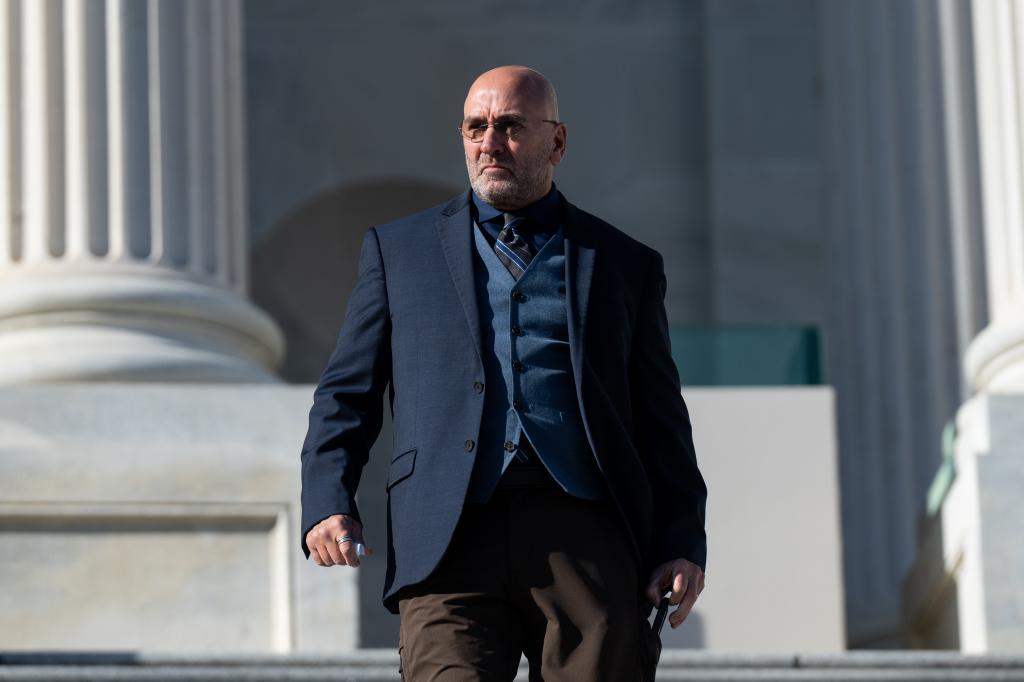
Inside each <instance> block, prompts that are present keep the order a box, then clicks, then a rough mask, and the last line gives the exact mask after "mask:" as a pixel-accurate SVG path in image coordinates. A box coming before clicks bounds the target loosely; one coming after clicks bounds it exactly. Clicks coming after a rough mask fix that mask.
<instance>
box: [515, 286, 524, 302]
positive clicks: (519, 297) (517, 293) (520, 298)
mask: <svg viewBox="0 0 1024 682" xmlns="http://www.w3.org/2000/svg"><path fill="white" fill-rule="evenodd" d="M512 300H513V301H525V300H526V296H524V295H523V292H521V291H519V289H513V290H512Z"/></svg>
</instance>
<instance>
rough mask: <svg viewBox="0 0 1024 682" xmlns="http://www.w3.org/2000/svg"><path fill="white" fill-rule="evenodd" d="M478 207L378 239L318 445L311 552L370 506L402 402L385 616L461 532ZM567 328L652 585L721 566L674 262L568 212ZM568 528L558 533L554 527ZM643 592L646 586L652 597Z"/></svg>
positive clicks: (310, 457)
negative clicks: (712, 555) (328, 527)
mask: <svg viewBox="0 0 1024 682" xmlns="http://www.w3.org/2000/svg"><path fill="white" fill-rule="evenodd" d="M473 229H474V228H473V225H472V220H471V217H470V193H469V192H468V191H467V192H465V193H463V194H461V195H459V196H458V197H455V198H454V199H452V200H451V201H449V202H447V203H445V204H442V205H440V206H437V207H434V208H431V209H428V210H426V211H423V212H421V213H417V214H415V215H412V216H409V217H406V218H403V219H400V220H397V221H395V222H393V223H390V224H387V225H382V226H378V227H371V228H369V229H368V230H367V231H366V234H365V235H364V239H363V245H362V250H361V252H360V255H359V275H358V280H357V282H356V286H355V289H354V290H353V292H352V295H351V297H350V298H349V301H348V308H347V310H346V313H345V320H344V322H343V324H342V327H341V331H340V333H339V335H338V342H337V346H336V347H335V349H334V352H333V353H332V355H331V357H330V360H329V361H328V363H327V367H326V369H325V370H324V372H323V374H322V375H321V377H320V380H319V383H318V385H317V387H316V391H315V392H314V399H313V407H312V409H311V410H310V414H309V430H308V432H307V434H306V439H305V442H304V443H303V447H302V455H301V459H302V521H301V528H300V541H301V543H302V549H303V552H304V553H305V554H306V557H307V558H308V557H309V549H308V547H306V541H305V537H306V533H307V532H308V531H309V529H310V528H312V527H313V526H314V525H316V524H317V523H318V522H319V521H321V520H322V519H324V518H326V517H328V516H330V515H332V514H349V515H352V516H355V517H357V518H358V517H359V510H358V508H357V506H356V500H355V493H356V488H357V486H358V485H359V477H360V474H361V472H362V469H363V466H364V464H365V463H366V460H367V457H368V456H369V452H370V447H371V446H372V445H373V443H374V441H375V440H376V439H377V436H378V435H379V433H380V428H381V423H382V420H383V398H382V396H383V393H384V389H385V388H389V401H390V405H391V412H392V416H393V421H394V443H393V445H394V449H393V451H392V461H391V466H390V471H389V475H388V481H387V489H388V509H387V535H388V542H387V545H388V547H387V549H388V568H387V577H386V580H385V585H384V605H385V606H386V607H387V608H388V609H389V610H390V611H391V612H393V613H397V609H398V605H397V600H396V599H394V597H395V594H396V592H397V591H398V590H399V589H400V588H402V587H403V586H406V585H410V584H414V583H416V582H419V581H421V580H423V579H424V578H426V577H427V576H428V575H429V574H430V573H431V572H432V571H433V569H434V568H435V567H436V566H437V564H438V562H439V560H440V559H441V556H442V554H443V553H444V551H445V549H446V548H447V546H448V542H449V540H450V539H451V537H452V532H453V530H454V529H455V525H456V523H457V522H458V520H459V515H460V513H461V511H462V507H463V503H464V501H465V498H466V490H467V487H468V484H469V478H470V474H471V472H472V470H473V458H474V455H475V454H476V449H477V448H476V440H477V438H478V436H479V433H480V422H481V415H482V412H483V406H484V395H483V391H482V390H481V384H482V383H483V381H484V367H483V363H482V361H481V348H480V328H479V315H478V313H477V301H476V293H475V288H474V286H473V248H474V247H473V239H472V230H473ZM564 234H565V251H566V258H565V281H566V305H567V321H568V333H569V344H570V356H571V359H572V368H573V373H574V375H575V378H576V393H577V398H578V400H579V404H580V412H581V414H582V415H583V422H584V427H585V429H586V432H587V437H588V439H589V442H590V444H591V447H592V448H593V451H594V453H595V457H596V460H597V464H598V468H599V469H600V470H601V472H602V473H603V475H604V477H605V479H606V481H607V483H608V488H609V491H610V493H611V496H612V499H613V501H614V503H615V505H616V506H617V508H618V509H619V511H620V513H621V514H622V517H623V518H624V519H625V521H626V526H627V527H628V529H629V531H630V534H631V537H632V541H633V547H634V550H635V552H636V557H637V560H638V561H639V565H640V566H641V568H642V569H643V570H642V572H641V576H643V580H645V581H646V579H647V576H648V575H649V573H650V571H651V570H653V568H654V567H656V566H657V565H658V564H660V563H662V562H664V561H668V560H672V559H678V558H686V559H689V560H690V561H693V562H694V563H696V564H698V565H699V566H701V568H703V567H704V565H705V559H706V553H707V545H706V540H705V534H704V507H705V498H706V496H707V489H706V487H705V484H704V479H703V477H702V476H701V474H700V471H699V470H698V468H697V460H696V456H695V453H694V448H693V439H692V435H691V428H690V418H689V414H688V412H687V409H686V405H685V404H684V402H683V398H682V396H681V395H680V386H679V374H678V372H677V370H676V367H675V364H674V363H673V361H672V357H671V354H670V347H669V335H668V322H667V318H666V314H665V304H664V298H665V285H666V282H665V271H664V262H663V258H662V256H661V254H660V253H658V252H657V251H655V250H654V249H652V248H650V247H648V246H646V245H644V244H642V243H640V242H639V241H637V240H636V239H633V238H632V237H630V236H628V235H627V234H625V233H624V232H622V231H620V230H618V229H616V228H615V227H613V226H611V225H609V224H608V223H606V222H604V221H603V220H601V219H599V218H597V217H595V216H592V215H590V214H588V213H586V212H584V211H582V210H580V209H578V208H576V207H575V206H573V205H572V204H569V203H568V202H566V213H565V223H564ZM553 522H557V520H553ZM642 587H643V586H640V585H638V586H637V589H638V590H640V589H642Z"/></svg>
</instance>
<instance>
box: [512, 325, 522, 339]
mask: <svg viewBox="0 0 1024 682" xmlns="http://www.w3.org/2000/svg"><path fill="white" fill-rule="evenodd" d="M522 335H523V328H522V327H520V326H519V325H518V324H514V325H512V336H522Z"/></svg>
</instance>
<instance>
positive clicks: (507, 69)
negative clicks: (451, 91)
mask: <svg viewBox="0 0 1024 682" xmlns="http://www.w3.org/2000/svg"><path fill="white" fill-rule="evenodd" d="M492 93H504V94H507V95H515V96H516V97H518V98H520V100H521V101H522V102H523V103H527V104H529V105H530V106H531V108H533V109H534V110H533V111H532V112H531V113H534V114H537V115H540V116H541V117H542V118H549V119H552V120H555V121H557V120H558V97H557V96H556V95H555V87H554V86H553V85H551V81H549V80H548V79H547V78H545V77H544V74H542V73H541V72H540V71H535V70H534V69H531V68H529V67H526V66H499V67H497V68H495V69H491V70H490V71H485V72H484V73H482V74H480V75H479V76H478V77H477V79H476V80H475V81H473V85H471V86H470V88H469V94H468V95H466V104H465V107H464V109H465V110H466V111H467V112H468V111H469V109H470V106H471V104H473V103H475V100H477V99H479V98H480V97H481V95H486V94H492Z"/></svg>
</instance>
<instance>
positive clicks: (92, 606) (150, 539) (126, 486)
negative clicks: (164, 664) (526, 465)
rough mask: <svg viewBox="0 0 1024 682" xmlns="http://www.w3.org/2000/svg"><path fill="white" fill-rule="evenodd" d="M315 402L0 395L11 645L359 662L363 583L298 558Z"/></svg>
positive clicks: (299, 397) (41, 392) (305, 390)
mask: <svg viewBox="0 0 1024 682" xmlns="http://www.w3.org/2000/svg"><path fill="white" fill-rule="evenodd" d="M312 388H313V387H312V386H308V385H304V386H296V387H285V386H280V385H277V386H273V385H267V386H253V385H246V386H240V385H225V384H190V385H166V384H165V385H155V384H114V383H107V384H76V383H69V384H63V385H60V386H54V385H40V386H9V387H7V388H5V389H4V390H3V391H0V500H2V501H0V584H2V585H3V589H2V590H0V632H2V633H3V642H2V646H3V648H4V649H6V650H8V651H11V650H21V651H24V650H35V651H39V650H62V651H90V650H91V651H148V652H164V653H185V652H193V653H197V652H211V653H212V652H216V653H225V652H250V653H257V652H258V653H269V652H282V653H283V652H303V651H304V652H320V653H323V652H341V651H346V650H351V649H353V648H354V647H355V646H356V645H357V642H358V639H357V638H358V633H359V622H358V621H359V613H360V609H359V590H358V586H357V582H358V580H359V570H356V569H349V568H345V567H335V568H331V569H326V568H321V567H318V566H316V565H315V564H313V563H312V562H311V561H306V560H305V558H304V557H303V554H302V551H301V550H300V549H299V541H298V519H299V500H298V498H299V490H300V486H299V445H300V444H301V442H302V437H303V435H304V433H305V425H306V415H307V413H308V410H309V406H310V404H311V402H312ZM370 532H372V533H373V537H376V538H378V539H379V541H378V543H377V546H376V548H379V549H380V550H381V552H382V553H383V550H384V547H383V532H384V531H383V529H382V528H380V527H376V526H375V527H373V528H371V529H370ZM360 570H361V569H360ZM376 596H377V607H378V608H382V607H380V605H379V597H380V594H379V593H378V594H377V595H376Z"/></svg>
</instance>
